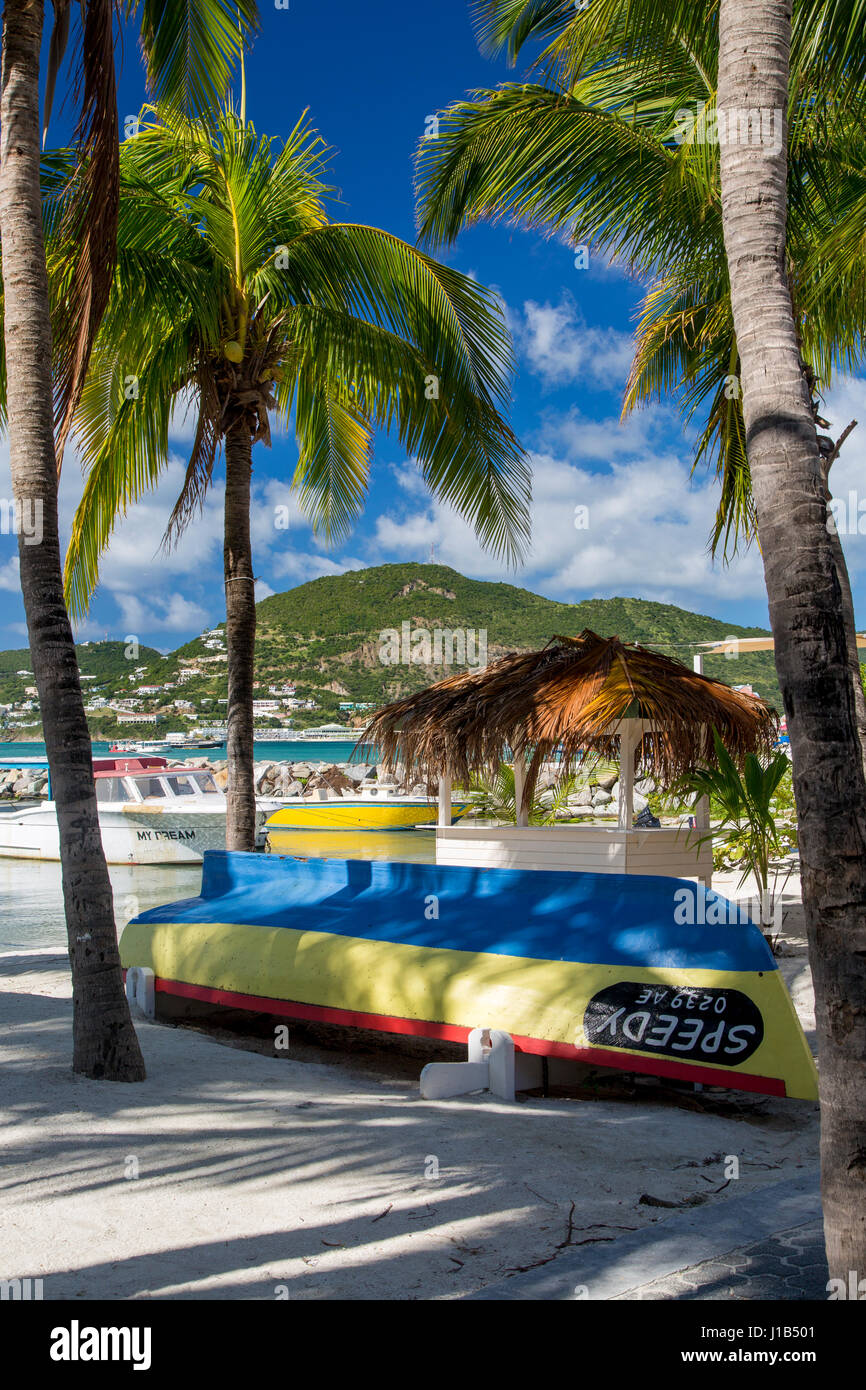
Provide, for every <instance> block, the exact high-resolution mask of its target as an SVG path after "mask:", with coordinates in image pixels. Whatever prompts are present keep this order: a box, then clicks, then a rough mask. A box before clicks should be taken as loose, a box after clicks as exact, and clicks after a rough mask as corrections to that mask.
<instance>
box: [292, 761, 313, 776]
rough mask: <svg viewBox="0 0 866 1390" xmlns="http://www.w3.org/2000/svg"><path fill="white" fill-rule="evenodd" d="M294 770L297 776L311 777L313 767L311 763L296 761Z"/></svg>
mask: <svg viewBox="0 0 866 1390" xmlns="http://www.w3.org/2000/svg"><path fill="white" fill-rule="evenodd" d="M294 772H295V776H296V777H311V776H312V775H313V769H312V768H311V767H310V765H309V763H295V767H294Z"/></svg>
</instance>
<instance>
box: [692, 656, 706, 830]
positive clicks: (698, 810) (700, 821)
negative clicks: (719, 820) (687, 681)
mask: <svg viewBox="0 0 866 1390" xmlns="http://www.w3.org/2000/svg"><path fill="white" fill-rule="evenodd" d="M692 665H693V666H694V668H695V670H696V671H697V673H698V675H699V676H702V675H703V674H704V654H703V652H696V653H695V656H694V660H693V662H692ZM695 825H696V826H697V828H698V830H709V828H710V802H709V798H708V797H706V796H702V797H701V799H700V801H698V802H696V803H695Z"/></svg>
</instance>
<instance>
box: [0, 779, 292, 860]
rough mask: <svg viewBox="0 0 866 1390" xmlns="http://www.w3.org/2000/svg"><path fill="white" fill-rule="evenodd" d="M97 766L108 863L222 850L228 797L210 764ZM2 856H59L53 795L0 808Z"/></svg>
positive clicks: (195, 857)
mask: <svg viewBox="0 0 866 1390" xmlns="http://www.w3.org/2000/svg"><path fill="white" fill-rule="evenodd" d="M93 773H94V779H95V782H96V800H97V803H98V810H99V827H100V830H101V831H102V844H103V848H104V849H105V857H106V860H107V861H108V863H109V864H195V863H200V862H201V859H202V855H203V854H204V851H205V850H206V849H225V842H226V798H225V796H224V794H223V793H222V791H221V790H220V788H219V787H218V786H217V784H216V781H215V780H214V775H213V773H212V772H211V771H210V769H209V768H190V767H186V766H183V767H172V766H170V765H169V763H168V761H167V759H165V758H147V757H129V758H121V757H115V758H105V759H101V758H97V759H96V760H95V761H94V764H93ZM270 808H271V803H268V805H267V808H265V807H263V808H262V810H263V814H264V813H265V810H266V809H267V810H270ZM0 857H2V858H7V859H10V858H11V859H59V858H60V838H59V831H58V826H57V809H56V806H55V804H54V802H53V801H50V800H48V801H41V802H39V803H37V804H36V805H32V804H31V805H28V806H14V805H13V806H10V807H8V808H6V807H4V808H3V809H2V810H0Z"/></svg>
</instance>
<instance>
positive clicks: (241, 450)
mask: <svg viewBox="0 0 866 1390" xmlns="http://www.w3.org/2000/svg"><path fill="white" fill-rule="evenodd" d="M252 471H253V463H252V441H251V437H250V429H249V425H248V424H247V423H246V422H245V419H244V415H243V413H241V414H240V415H239V418H238V419H237V420H236V421H235V422H234V423H233V424H232V425H231V426H230V428H229V430H228V432H227V434H226V501H225V544H224V548H223V565H224V570H225V586H226V651H227V652H228V773H229V779H228V787H227V796H228V810H227V815H226V849H243V850H252V849H255V846H256V793H255V773H254V768H253V672H254V666H255V653H256V598H255V580H254V578H253V558H252V549H251V547H250V478H251V476H252Z"/></svg>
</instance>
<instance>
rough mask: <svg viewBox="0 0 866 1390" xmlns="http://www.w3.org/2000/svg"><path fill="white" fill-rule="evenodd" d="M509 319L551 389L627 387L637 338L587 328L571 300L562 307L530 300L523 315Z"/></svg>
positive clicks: (520, 346) (520, 349)
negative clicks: (573, 384)
mask: <svg viewBox="0 0 866 1390" xmlns="http://www.w3.org/2000/svg"><path fill="white" fill-rule="evenodd" d="M508 318H509V324H510V327H511V330H512V332H513V334H514V337H515V342H516V345H517V349H518V352H519V354H520V355H521V356H522V357H523V358H524V359H525V361H526V363H527V365H528V366H529V369H530V371H532V372H534V373H535V375H536V376H540V377H541V379H542V381H543V383H544V386H545V387H546V388H554V387H557V386H564V385H567V384H568V383H569V382H584V383H586V382H591V383H593V384H595V385H598V386H603V387H608V388H610V389H615V388H618V387H621V386H622V385H623V383H624V382H625V380H626V377H627V376H628V372H629V367H630V366H631V359H632V355H633V353H634V339H633V338H632V335H631V334H630V333H620V332H619V330H618V329H615V328H598V327H592V326H590V325H589V324H587V323H585V322H584V320H583V316H582V315H581V313H580V311H579V310H578V308H577V306H576V305H575V304H574V302H573V301H572V300H571V299H570V298H569V297H568V296H563V298H562V299H561V300H560V302H559V304H550V303H549V302H548V303H545V304H537V303H536V302H535V301H534V300H532V299H529V300H527V301H526V302H525V303H524V305H523V311H522V313H520V312H518V313H517V314H515V313H514V312H511V313H509V316H508Z"/></svg>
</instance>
